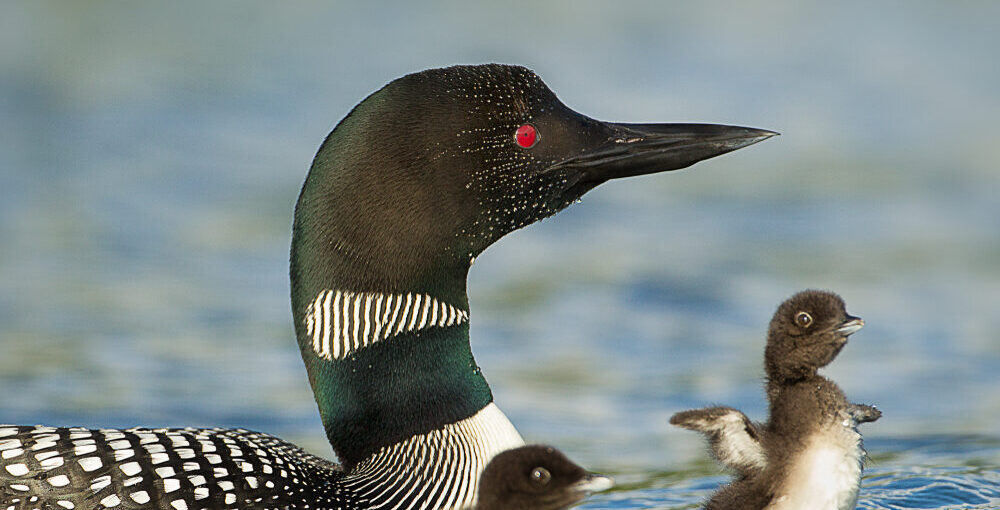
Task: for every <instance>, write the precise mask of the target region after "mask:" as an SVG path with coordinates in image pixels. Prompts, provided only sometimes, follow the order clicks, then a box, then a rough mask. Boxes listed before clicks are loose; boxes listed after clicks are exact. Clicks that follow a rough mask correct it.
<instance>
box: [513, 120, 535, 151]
mask: <svg viewBox="0 0 1000 510" xmlns="http://www.w3.org/2000/svg"><path fill="white" fill-rule="evenodd" d="M514 141H516V142H517V144H518V145H520V146H521V147H524V148H525V149H530V148H531V147H532V146H534V145H535V142H537V141H538V131H536V130H535V126H532V125H531V124H525V125H523V126H521V127H519V128H517V131H515V132H514Z"/></svg>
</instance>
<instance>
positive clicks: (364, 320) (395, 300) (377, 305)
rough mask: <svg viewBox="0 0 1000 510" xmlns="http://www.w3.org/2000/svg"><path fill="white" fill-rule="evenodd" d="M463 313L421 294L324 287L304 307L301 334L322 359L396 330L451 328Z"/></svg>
mask: <svg viewBox="0 0 1000 510" xmlns="http://www.w3.org/2000/svg"><path fill="white" fill-rule="evenodd" d="M465 322H469V312H468V311H466V310H462V309H460V308H457V307H455V306H452V305H450V304H448V303H445V302H442V301H438V300H437V299H435V298H433V297H431V296H429V295H427V294H414V293H412V292H408V293H406V294H383V293H380V292H350V291H342V290H330V289H326V290H323V291H320V293H319V295H317V296H316V298H315V299H313V300H312V301H311V302H310V303H309V304H308V305H307V306H306V316H305V323H306V333H307V334H308V335H309V337H310V338H311V339H312V348H313V352H315V353H316V355H317V356H319V357H320V358H323V359H327V360H335V359H343V358H346V357H347V356H349V355H350V354H351V353H353V352H356V351H358V350H359V349H363V348H365V347H368V346H370V345H372V344H374V343H376V342H380V341H382V340H386V339H388V338H390V337H392V336H396V335H399V334H401V333H405V332H410V331H418V330H422V329H429V328H442V327H447V326H457V325H459V324H462V323H465Z"/></svg>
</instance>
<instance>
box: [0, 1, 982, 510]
mask: <svg viewBox="0 0 1000 510" xmlns="http://www.w3.org/2000/svg"><path fill="white" fill-rule="evenodd" d="M176 5H177V4H174V3H171V4H146V5H141V4H140V5H137V4H130V3H100V2H85V3H81V2H73V3H45V2H23V3H21V2H9V3H7V4H5V5H4V6H3V7H2V8H0V11H2V12H0V47H2V48H4V50H3V51H0V119H2V120H0V125H2V126H3V129H2V130H0V421H5V422H18V423H46V424H50V425H87V426H91V427H104V426H116V427H123V426H132V425H137V424H141V425H148V426H182V425H197V426H216V425H218V426H244V427H249V428H254V429H259V430H264V431H267V432H271V433H274V434H277V435H279V436H282V437H285V438H287V439H290V440H293V441H295V442H298V443H300V444H303V445H305V446H306V447H307V448H309V449H311V450H313V451H315V452H318V453H321V454H324V455H329V447H328V446H327V445H326V444H325V439H324V437H323V433H322V428H321V426H320V423H319V419H318V416H317V413H316V410H315V405H314V403H313V401H312V396H311V394H310V392H309V388H308V384H307V381H306V378H305V371H304V369H303V367H302V362H301V359H300V358H299V353H298V351H297V349H296V347H295V344H294V339H293V336H292V329H291V320H290V316H291V314H290V311H289V306H288V297H287V296H288V283H287V248H288V241H289V236H290V224H291V213H292V207H293V204H294V201H295V198H296V193H297V191H298V187H299V185H300V184H301V182H302V179H303V178H304V176H305V172H306V169H307V168H308V165H309V162H310V160H311V159H312V156H313V154H314V152H315V150H316V147H318V145H319V143H320V142H321V141H322V139H323V137H324V136H325V135H326V134H327V132H328V131H329V130H330V129H331V128H332V126H333V125H334V124H335V123H336V122H337V120H339V119H340V118H341V117H342V116H343V115H344V114H345V113H346V112H347V111H348V110H349V109H350V108H351V107H352V106H353V105H354V104H355V103H357V102H358V101H359V100H360V99H361V98H363V97H364V96H365V95H367V94H368V93H369V92H371V91H373V90H375V89H376V88H378V87H380V86H382V85H383V84H384V83H385V82H387V81H389V80H391V79H392V78H394V77H397V76H399V75H401V74H404V73H406V72H409V71H414V70H419V69H423V68H427V67H436V66H441V65H447V64H452V63H468V62H486V61H501V62H511V63H521V64H525V65H528V66H529V67H531V68H533V69H535V70H536V71H537V72H538V73H539V74H540V75H541V76H542V77H543V78H544V79H545V80H546V82H547V83H548V84H549V85H550V86H551V87H552V88H553V89H554V90H555V91H556V92H557V93H558V94H559V96H560V98H561V99H562V100H563V101H564V102H566V103H567V104H568V105H570V106H571V107H573V108H575V109H577V110H578V111H581V112H584V113H586V114H588V115H591V116H594V117H597V118H602V119H607V120H619V121H634V122H650V121H689V122H690V121H703V122H717V123H731V124H744V125H753V126H758V127H763V128H769V129H774V130H777V131H780V132H782V136H781V137H778V138H776V139H773V140H769V141H767V142H765V143H763V144H761V145H758V146H755V147H752V148H748V149H745V150H741V151H738V152H736V153H733V154H730V155H727V156H724V157H721V158H718V159H715V160H711V161H708V162H705V163H701V164H698V165H696V166H695V167H693V168H692V169H689V170H686V171H683V172H675V173H671V174H664V175H656V176H649V177H643V178H637V179H630V180H626V181H623V182H615V183H609V184H606V185H604V186H602V187H600V188H598V189H597V190H595V191H593V192H591V193H590V194H588V195H587V196H586V197H585V199H584V201H583V203H581V204H578V205H575V206H573V207H571V208H570V209H569V210H567V211H565V212H564V213H561V214H560V215H558V216H556V217H554V218H552V219H549V220H546V221H544V222H542V223H540V224H538V225H534V226H532V227H530V228H528V229H525V230H523V231H519V232H516V233H514V234H512V235H510V236H508V237H506V238H504V239H503V240H502V241H501V242H500V243H498V244H497V245H496V246H494V247H492V248H490V249H489V250H488V251H487V252H486V253H485V254H483V256H482V257H480V258H479V260H478V261H477V262H476V266H475V267H474V268H473V270H472V272H471V275H470V282H469V293H470V300H471V304H472V335H473V350H474V352H475V353H476V356H477V360H478V362H479V363H480V365H481V366H482V367H483V370H484V373H485V374H486V375H487V378H488V380H489V382H490V384H491V386H492V387H493V390H494V394H495V396H496V400H497V402H498V404H499V405H500V407H501V408H503V409H504V410H505V412H506V413H507V414H508V415H509V416H510V418H511V419H512V421H513V422H514V423H515V424H516V425H517V426H518V428H519V429H520V430H521V432H522V434H523V435H524V436H525V437H526V438H527V439H528V440H530V441H534V442H546V443H551V444H554V445H557V446H559V447H560V448H562V449H563V450H564V451H566V452H567V453H568V454H569V455H570V456H571V457H572V458H574V459H576V460H578V461H579V462H581V463H582V464H584V465H586V466H588V467H590V468H592V469H594V470H599V471H604V472H607V473H610V474H613V475H615V476H616V478H617V479H618V481H619V487H618V488H617V489H615V490H614V491H612V492H609V493H605V494H600V495H597V496H596V497H594V498H592V499H591V500H589V501H588V502H587V503H586V504H585V506H586V507H587V508H694V507H696V506H697V504H698V502H699V501H701V500H702V499H704V498H705V497H707V496H708V495H709V494H710V493H711V491H712V490H713V489H714V488H715V487H716V486H718V484H720V483H722V482H724V481H725V476H724V475H723V474H722V473H721V472H720V471H719V470H718V469H716V468H715V467H714V466H713V465H712V463H711V462H710V460H709V459H708V457H707V455H706V454H705V451H704V448H703V445H702V444H701V442H700V441H699V439H698V437H696V436H695V435H694V434H693V433H690V432H687V431H682V430H678V429H673V428H671V427H670V426H669V425H668V424H667V419H668V418H669V416H670V415H671V414H673V413H674V412H676V411H679V410H683V409H687V408H691V407H699V406H704V405H708V404H727V405H731V406H735V407H739V408H741V409H743V410H744V411H746V412H747V413H748V414H749V415H750V416H751V417H753V418H756V419H762V418H764V413H765V410H766V405H765V401H764V399H763V394H762V391H761V375H762V370H761V357H762V352H763V342H764V331H765V328H766V324H767V321H768V320H769V318H770V315H771V313H772V312H773V310H774V307H775V306H776V305H777V304H778V303H779V302H780V301H782V300H783V299H784V298H786V297H787V296H789V295H791V294H792V293H794V292H795V291H797V290H800V289H802V288H807V287H820V288H828V289H831V290H835V291H837V292H839V293H840V294H841V295H842V296H843V297H844V298H845V299H846V301H847V303H848V309H849V310H850V311H851V312H852V313H854V314H855V315H860V316H862V317H864V318H865V320H866V322H867V326H865V328H864V329H863V330H862V331H861V332H859V333H857V334H856V335H854V336H852V337H851V343H850V344H849V345H848V346H847V348H846V349H845V350H844V351H843V352H842V353H841V354H840V356H839V357H838V359H837V360H836V361H835V362H834V363H833V364H832V365H831V366H830V367H829V368H828V369H826V371H825V374H826V375H827V376H829V377H831V378H832V379H834V380H836V381H837V382H838V383H839V384H840V385H841V386H842V387H843V389H844V391H845V392H846V393H847V395H848V396H849V397H850V398H851V399H852V400H854V401H859V402H867V403H874V404H877V405H878V406H879V408H880V409H882V411H883V413H884V416H883V418H882V419H881V420H879V421H878V422H876V423H872V424H867V425H864V426H862V431H863V432H864V434H865V442H866V446H867V449H868V451H869V453H870V456H871V460H870V462H869V464H868V466H867V468H866V472H865V480H864V487H863V489H862V492H861V498H860V501H859V506H860V507H861V508H998V507H1000V488H998V487H1000V427H998V425H997V423H1000V334H998V331H1000V311H998V305H1000V201H998V200H997V194H998V191H1000V145H998V144H997V140H1000V123H997V122H996V119H997V118H1000V95H998V94H997V91H998V90H1000V67H998V66H996V65H994V62H995V59H996V57H995V53H996V51H995V50H996V48H998V47H1000V36H998V35H997V31H996V30H995V21H996V20H997V19H1000V9H998V4H994V3H978V2H961V3H959V2H953V3H919V2H906V3H891V4H890V3H878V4H869V3H837V4H836V5H835V6H834V5H827V3H820V2H816V3H808V2H807V3H803V2H771V3H761V4H757V3H754V4H753V5H747V4H745V3H733V4H717V3H712V4H704V5H702V4H701V3H697V4H696V5H675V4H669V3H662V4H661V3H658V2H650V3H628V4H608V5H604V4H599V3H586V2H573V3H571V4H570V3H566V4H559V3H513V4H511V3H504V4H503V5H500V4H497V5H496V6H495V7H486V6H479V7H476V6H465V5H460V4H449V3H431V4H420V5H419V6H417V5H413V6H410V5H406V4H402V5H396V6H391V7H390V6H383V8H382V9H374V8H370V7H364V6H355V5H315V4H308V5H306V4H295V5H289V4H281V5H277V4H274V5H272V4H263V3H262V4H255V3H239V4H236V3H212V4H209V5H208V6H206V5H203V4H202V3H190V4H187V5H184V6H181V7H183V8H175V6H176Z"/></svg>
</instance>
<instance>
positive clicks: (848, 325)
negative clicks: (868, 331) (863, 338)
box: [836, 315, 865, 336]
mask: <svg viewBox="0 0 1000 510" xmlns="http://www.w3.org/2000/svg"><path fill="white" fill-rule="evenodd" d="M864 325H865V321H864V319H862V318H861V317H851V316H850V315H848V316H847V319H846V320H844V322H842V323H840V327H838V328H837V329H836V331H837V333H840V334H841V335H844V336H850V335H851V334H852V333H855V332H856V331H858V330H859V329H861V328H862V327H864Z"/></svg>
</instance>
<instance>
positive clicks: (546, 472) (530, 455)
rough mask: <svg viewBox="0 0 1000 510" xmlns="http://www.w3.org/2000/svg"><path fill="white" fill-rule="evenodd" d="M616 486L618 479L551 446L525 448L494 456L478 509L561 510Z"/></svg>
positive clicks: (482, 478)
mask: <svg viewBox="0 0 1000 510" xmlns="http://www.w3.org/2000/svg"><path fill="white" fill-rule="evenodd" d="M612 487H614V480H612V479H611V478H608V477H606V476H603V475H598V474H594V473H591V472H589V471H587V470H585V469H583V468H582V467H580V466H578V465H577V464H576V463H574V462H573V461H571V460H569V459H568V458H566V456H565V455H563V453H562V452H560V451H559V450H557V449H555V448H553V447H551V446H544V445H528V446H522V447H520V448H514V449H511V450H507V451H505V452H502V453H500V454H498V455H497V456H496V457H493V460H491V461H490V463H489V464H488V465H487V466H486V469H485V470H483V474H482V475H481V476H480V481H479V501H478V503H477V505H476V510H508V509H509V510H560V509H563V508H569V507H570V506H572V505H573V504H575V503H578V502H579V501H580V500H582V499H583V498H585V497H586V496H587V494H589V493H591V492H597V491H603V490H607V489H610V488H612Z"/></svg>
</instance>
